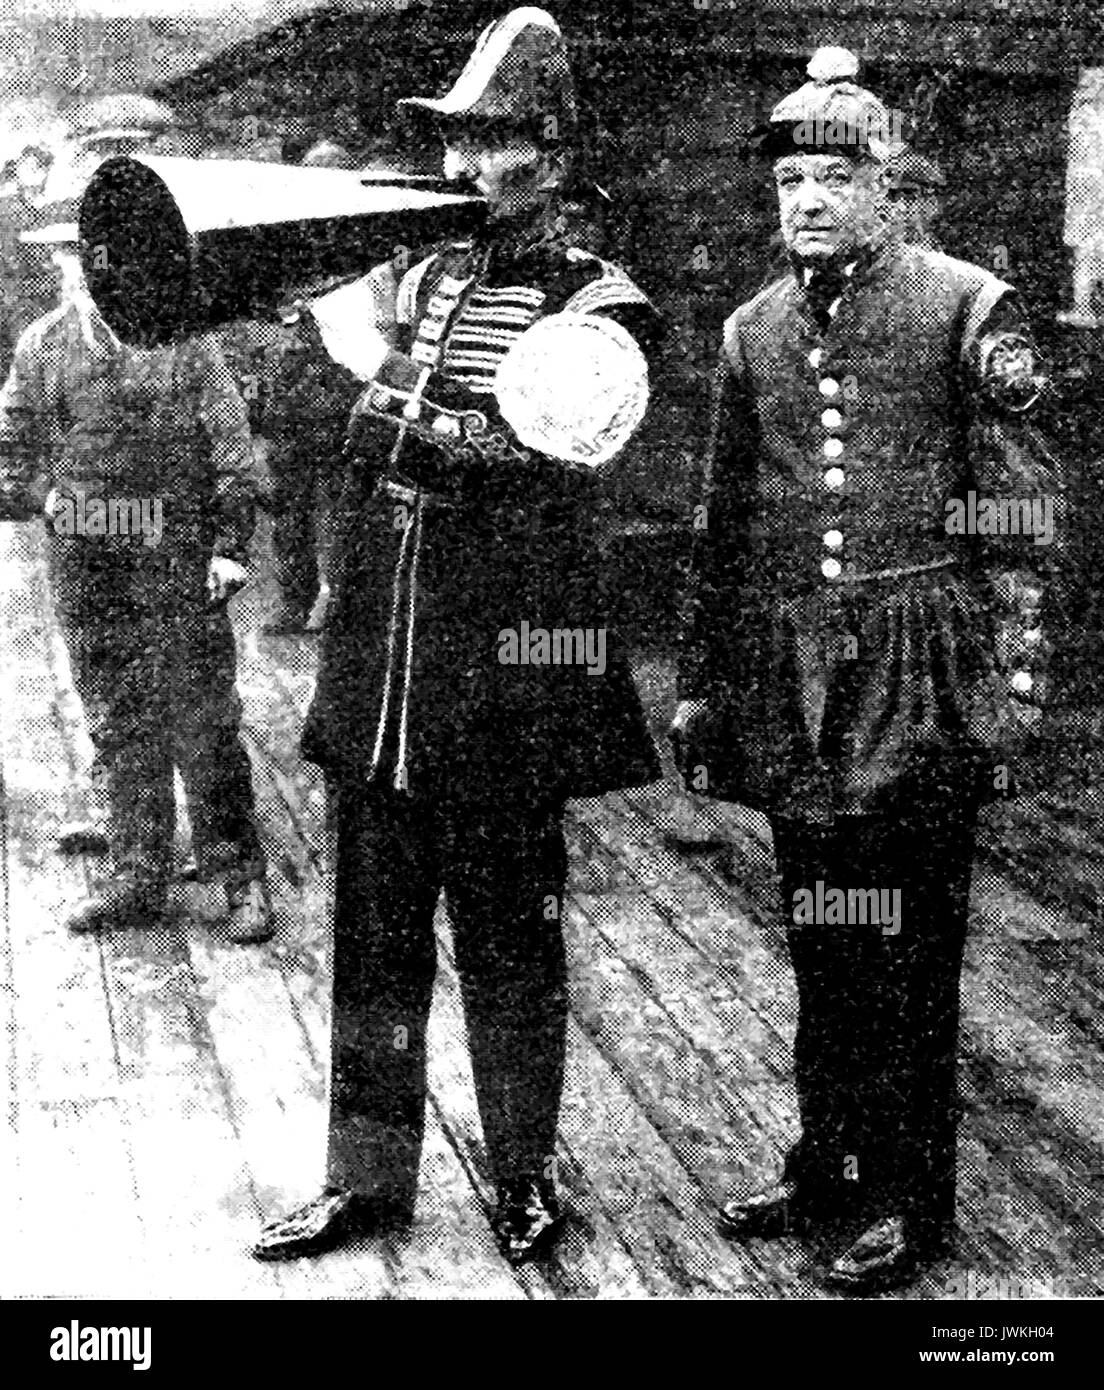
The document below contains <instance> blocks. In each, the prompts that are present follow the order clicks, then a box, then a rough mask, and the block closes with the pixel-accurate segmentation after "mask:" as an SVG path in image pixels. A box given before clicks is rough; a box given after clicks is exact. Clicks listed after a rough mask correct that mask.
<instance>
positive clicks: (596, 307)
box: [563, 246, 651, 314]
mask: <svg viewBox="0 0 1104 1390" xmlns="http://www.w3.org/2000/svg"><path fill="white" fill-rule="evenodd" d="M567 259H568V261H569V262H570V263H571V264H572V265H573V266H575V267H578V268H580V269H581V268H583V267H586V268H588V269H593V271H595V272H596V273H595V274H594V275H593V277H592V278H591V279H589V280H588V281H587V282H586V284H584V285H583V286H582V287H581V288H580V289H578V290H576V291H575V293H574V294H572V295H571V297H570V298H569V299H568V300H567V301H566V303H565V304H564V305H563V309H564V310H565V311H566V312H568V313H573V314H593V313H601V311H602V310H603V309H614V308H619V307H623V306H624V305H627V304H647V305H648V306H649V307H650V306H651V300H650V299H649V298H648V296H647V295H646V294H645V293H644V291H643V290H642V289H640V288H639V286H637V285H635V284H634V283H633V282H632V280H630V279H629V277H628V276H627V275H626V274H625V272H624V271H623V270H622V269H621V267H620V266H617V265H614V264H613V262H612V261H604V260H603V259H602V258H601V256H596V255H594V253H593V252H591V251H583V250H581V249H580V248H579V247H577V246H571V247H569V248H568V250H567Z"/></svg>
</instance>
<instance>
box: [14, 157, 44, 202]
mask: <svg viewBox="0 0 1104 1390" xmlns="http://www.w3.org/2000/svg"><path fill="white" fill-rule="evenodd" d="M49 172H50V169H49V165H48V164H46V163H45V162H44V160H43V159H42V157H41V156H40V155H38V154H35V153H34V152H33V151H31V150H27V151H25V152H24V153H23V154H21V155H20V156H19V160H18V162H17V163H16V166H15V179H16V182H17V183H18V185H19V187H20V188H22V189H23V190H24V191H26V192H29V193H37V192H38V191H39V189H41V188H42V187H43V186H44V184H45V183H46V176H47V174H48V173H49Z"/></svg>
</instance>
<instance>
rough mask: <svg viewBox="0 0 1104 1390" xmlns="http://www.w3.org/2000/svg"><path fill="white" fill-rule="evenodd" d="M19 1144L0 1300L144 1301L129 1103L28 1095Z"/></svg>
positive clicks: (144, 1253) (144, 1262)
mask: <svg viewBox="0 0 1104 1390" xmlns="http://www.w3.org/2000/svg"><path fill="white" fill-rule="evenodd" d="M19 1142H20V1153H19V1163H18V1169H17V1185H16V1187H15V1189H14V1191H15V1193H16V1201H15V1204H14V1211H13V1210H12V1208H11V1207H10V1206H9V1207H8V1217H7V1220H6V1222H5V1227H6V1229H5V1232H4V1256H5V1258H4V1262H3V1266H2V1268H3V1273H2V1274H0V1281H2V1282H0V1296H3V1297H8V1298H11V1297H20V1298H65V1297H72V1298H112V1299H123V1298H125V1299H130V1298H143V1297H147V1296H148V1295H149V1284H148V1278H147V1268H148V1255H149V1249H148V1247H147V1245H146V1242H145V1233H144V1231H143V1228H142V1224H141V1222H140V1219H139V1215H138V1211H137V1207H136V1203H135V1187H134V1174H133V1171H132V1168H131V1162H130V1134H129V1124H128V1119H127V1117H126V1112H125V1107H124V1106H123V1104H122V1103H121V1102H120V1101H119V1100H117V1099H115V1098H114V1097H100V1098H98V1099H95V1100H88V1099H80V1100H54V1101H51V1102H49V1103H41V1102H38V1101H35V1100H28V1099H24V1100H23V1102H22V1104H21V1106H20V1116H19ZM13 1218H14V1219H13Z"/></svg>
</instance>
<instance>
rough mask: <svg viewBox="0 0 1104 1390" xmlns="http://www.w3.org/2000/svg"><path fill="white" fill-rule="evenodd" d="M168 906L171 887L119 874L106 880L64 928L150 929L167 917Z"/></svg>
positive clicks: (96, 929)
mask: <svg viewBox="0 0 1104 1390" xmlns="http://www.w3.org/2000/svg"><path fill="white" fill-rule="evenodd" d="M167 904H168V887H167V885H166V884H165V883H163V882H162V881H160V880H157V879H154V880H150V881H145V880H142V879H134V878H132V877H130V876H129V875H118V876H116V877H114V878H108V879H105V880H104V881H103V882H102V883H101V884H100V886H99V888H98V889H97V890H96V892H95V893H94V894H93V895H92V896H91V897H90V898H87V899H85V901H84V902H83V903H81V905H80V906H79V907H78V908H77V910H76V911H75V912H74V913H73V914H72V915H71V916H70V917H69V919H68V920H67V921H66V923H65V925H66V926H67V927H68V928H69V930H70V931H72V932H88V931H101V930H108V931H110V930H112V929H123V928H127V927H150V926H153V925H154V923H156V922H157V921H158V919H159V918H161V917H162V916H163V915H164V912H165V908H166V906H167Z"/></svg>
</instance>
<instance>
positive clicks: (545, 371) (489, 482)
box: [255, 8, 659, 1260]
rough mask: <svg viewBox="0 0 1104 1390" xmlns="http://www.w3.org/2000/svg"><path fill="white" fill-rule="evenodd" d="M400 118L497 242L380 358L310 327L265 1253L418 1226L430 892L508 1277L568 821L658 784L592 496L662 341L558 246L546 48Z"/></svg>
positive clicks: (560, 991) (542, 41)
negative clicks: (281, 1069) (315, 1056)
mask: <svg viewBox="0 0 1104 1390" xmlns="http://www.w3.org/2000/svg"><path fill="white" fill-rule="evenodd" d="M415 104H417V105H419V106H421V107H422V108H424V109H428V110H429V111H430V112H431V113H432V114H433V115H434V116H435V117H436V119H437V120H438V121H439V122H440V125H441V129H442V135H443V139H444V143H445V150H446V154H445V167H446V170H447V171H448V172H449V173H450V174H451V175H452V176H454V177H456V176H460V175H465V176H467V177H468V179H469V180H470V181H472V182H474V184H475V186H476V187H477V188H478V190H479V191H480V192H482V193H483V195H484V196H485V197H486V199H487V202H488V206H489V214H490V216H489V223H488V228H487V233H486V235H485V236H481V237H479V238H477V239H475V240H473V241H469V242H462V243H453V244H450V245H447V246H446V247H444V248H443V249H442V250H441V251H439V252H438V253H436V254H434V255H431V256H429V257H428V258H426V259H424V260H422V261H421V262H420V263H419V264H417V265H415V266H414V267H413V268H412V269H411V270H410V271H409V272H408V273H407V274H406V275H405V276H404V277H403V280H402V283H401V285H400V286H399V293H398V298H397V303H396V308H395V319H394V324H393V330H392V333H391V344H392V346H390V347H388V344H387V342H386V341H385V340H383V339H382V338H380V339H375V338H373V337H372V335H370V334H367V333H365V331H364V330H363V324H364V323H365V322H371V318H370V316H369V315H370V313H371V310H370V309H369V308H367V307H365V306H366V304H370V302H371V301H372V299H373V297H374V296H373V294H372V293H371V292H370V286H369V287H368V289H367V290H366V289H365V286H364V285H363V284H362V285H358V286H353V287H350V288H347V289H344V290H339V291H337V292H335V294H334V295H332V296H330V297H329V299H330V302H328V303H327V302H326V301H323V302H321V303H320V304H316V306H315V316H316V319H317V321H318V323H319V325H320V328H321V331H322V333H323V337H324V338H325V339H326V340H327V342H328V345H329V346H330V348H331V351H332V352H333V353H334V354H335V356H336V357H337V358H338V360H342V361H343V362H344V364H345V365H347V366H349V367H350V369H352V370H354V371H356V373H357V375H358V376H360V377H361V379H363V380H369V381H370V382H371V385H370V386H369V388H368V390H367V391H366V392H365V394H364V396H363V397H362V399H361V401H360V402H359V403H358V406H357V409H356V412H355V414H354V420H353V425H352V431H353V449H354V458H353V462H352V467H351V470H350V474H349V477H348V481H347V488H346V492H345V495H344V497H343V502H342V533H341V539H340V541H339V549H338V558H337V575H336V587H335V591H334V598H333V603H332V610H331V611H332V617H331V618H329V619H328V620H327V625H326V634H325V638H324V644H323V655H322V663H321V670H320V674H319V682H318V691H317V695H316V699H315V704H314V707H313V710H312V712H311V716H310V718H309V721H308V729H307V731H306V736H305V740H304V747H305V751H306V753H307V755H308V756H309V757H310V758H312V759H313V760H315V761H317V762H320V763H321V764H322V765H323V766H324V767H325V769H326V771H327V774H328V781H329V789H330V795H331V797H332V798H333V802H334V809H335V813H336V814H335V819H336V827H337V887H336V910H335V926H334V936H335V944H334V1002H333V1066H332V1095H331V1116H330V1148H329V1186H328V1187H327V1189H326V1190H325V1192H324V1193H323V1194H322V1196H321V1197H319V1198H318V1199H316V1200H315V1201H313V1202H311V1203H308V1204H307V1206H305V1207H304V1208H302V1209H300V1210H299V1211H297V1212H295V1213H293V1214H292V1215H291V1216H290V1217H289V1218H287V1219H286V1220H284V1221H279V1222H276V1223H275V1224H274V1225H272V1226H270V1227H269V1228H268V1229H267V1230H266V1231H265V1233H264V1235H263V1237H262V1239H261V1242H260V1244H259V1245H258V1246H257V1247H256V1251H255V1253H256V1254H257V1255H258V1256H259V1257H260V1258H268V1259H280V1258H287V1257H289V1256H294V1255H301V1254H307V1253H314V1252H317V1251H319V1250H323V1249H326V1248H328V1247H330V1246H333V1245H335V1244H337V1243H339V1242H341V1241H345V1240H349V1239H356V1238H357V1237H361V1236H363V1235H364V1234H366V1233H368V1232H370V1231H372V1230H378V1229H380V1227H381V1225H383V1224H385V1223H393V1222H399V1223H402V1222H405V1221H407V1220H409V1217H410V1213H411V1209H412V1206H413V1202H414V1194H415V1187H416V1180H417V1169H418V1161H419V1152H420V1146H421V1139H422V1128H423V1121H424V1110H425V1063H426V1058H425V1030H426V1019H427V1015H428V1012H429V1007H430V999H431V996H432V992H433V979H434V973H435V970H436V958H437V957H436V944H435V941H434V933H433V916H434V908H435V905H436V903H437V898H438V893H439V891H440V890H441V889H442V888H444V891H445V894H446V898H447V901H448V908H449V915H450V919H451V923H452V932H453V940H454V943H455V948H456V963H457V969H458V972H459V975H460V983H461V989H462V991H463V997H464V1007H465V1013H466V1017H467V1028H468V1037H469V1043H470V1047H471V1056H472V1066H473V1071H474V1076H475V1085H476V1091H477V1096H478V1101H479V1109H480V1115H481V1117H482V1123H483V1133H484V1137H485V1140H486V1145H487V1151H488V1158H489V1160H490V1164H491V1168H492V1171H493V1174H494V1177H495V1180H496V1183H497V1186H498V1197H499V1200H498V1207H497V1211H496V1213H495V1217H494V1221H493V1225H494V1230H495V1233H496V1236H497V1238H498V1240H499V1242H500V1244H501V1246H502V1248H503V1250H504V1251H505V1253H506V1255H507V1256H508V1258H510V1259H511V1260H522V1259H525V1258H526V1257H529V1256H531V1255H533V1254H535V1253H536V1252H537V1251H539V1250H540V1249H541V1248H542V1247H544V1246H546V1245H547V1244H548V1242H549V1240H550V1239H551V1237H552V1236H553V1233H554V1232H555V1230H556V1228H557V1225H558V1209H557V1201H556V1193H555V1187H554V1183H553V1172H554V1162H555V1160H554V1152H555V1135H556V1126H557V1119H558V1110H559V1102H560V1093H561V1089H562V1084H563V1070H564V1041H565V1026H566V1017H567V985H566V979H565V959H564V946H563V940H562V934H561V927H560V921H559V918H560V913H561V911H562V903H563V893H564V879H565V872H566V863H565V853H564V842H563V834H562V816H563V806H564V801H565V799H566V798H567V797H569V796H589V795H597V794H599V793H601V792H604V791H606V790H609V789H611V788H614V787H621V786H632V785H639V784H642V783H646V782H649V781H651V780H654V779H655V778H656V777H657V776H658V773H659V768H658V762H657V758H656V754H655V750H654V747H653V745H652V743H651V740H650V738H649V735H648V733H647V729H646V724H645V720H644V716H643V712H642V710H641V707H640V703H639V700H638V697H637V694H636V691H635V689H634V686H633V682H632V677H631V675H630V672H629V667H628V663H627V660H626V657H625V654H624V653H623V651H622V650H621V648H620V646H619V644H618V642H617V639H616V636H615V634H614V633H613V632H612V631H611V630H610V628H609V624H608V622H607V620H606V616H605V611H606V610H605V604H604V600H603V596H602V574H601V571H600V567H599V564H598V560H597V554H596V551H597V546H598V542H599V541H600V538H601V532H602V524H603V520H602V508H601V504H600V496H599V490H598V486H597V481H598V480H597V477H596V472H597V471H598V470H601V469H602V468H603V467H607V466H609V465H610V464H612V463H613V462H614V460H615V459H616V458H617V456H618V455H619V453H620V451H621V449H622V448H623V446H624V444H625V443H626V442H627V440H628V439H629V437H630V436H631V435H632V434H633V433H634V431H635V429H636V428H637V427H638V426H639V424H640V422H641V419H642V417H643V414H644V410H645V408H646V404H647V396H648V369H647V360H646V355H645V354H646V350H647V349H648V346H649V344H650V343H651V342H652V341H653V339H654V337H655V336H656V334H657V328H658V325H657V319H656V315H655V313H654V311H653V309H652V308H651V306H650V304H649V303H648V301H647V299H646V297H645V296H644V294H642V293H641V291H640V290H639V289H638V288H637V287H636V286H635V285H634V284H633V283H632V281H631V280H629V278H628V277H627V276H626V275H625V274H624V273H623V272H621V271H620V270H618V269H617V268H616V267H615V266H612V265H610V264H608V263H607V262H604V261H601V260H599V259H597V258H596V257H595V256H593V255H591V254H590V253H588V252H583V251H579V250H577V249H573V248H572V247H571V246H570V245H568V244H567V243H566V242H565V240H564V239H563V236H562V225H563V222H562V216H561V212H560V209H559V207H558V199H557V189H558V187H559V185H560V183H561V181H562V178H563V176H564V173H565V155H564V151H563V145H562V141H563V140H564V138H565V137H566V136H567V135H568V134H569V133H570V130H571V127H572V123H573V117H574V96H573V89H572V83H571V77H570V72H569V69H568V67H567V62H566V53H565V47H564V43H563V39H562V37H561V35H560V32H559V29H558V28H557V26H556V24H555V22H554V21H553V20H552V19H551V17H550V16H549V15H548V14H546V13H545V12H544V11H543V10H537V9H531V8H527V9H522V10H516V11H514V12H512V13H511V14H510V15H508V16H507V17H506V18H504V19H502V20H500V21H498V22H497V23H495V24H492V25H490V26H489V27H488V28H487V29H486V30H485V31H484V33H483V35H482V36H481V38H480V40H479V43H478V45H477V47H476V50H475V52H474V53H473V55H472V58H471V60H470V61H469V63H468V65H467V67H466V68H465V69H464V71H463V72H462V74H461V75H460V77H459V79H458V80H457V82H456V84H455V86H454V87H453V88H452V90H451V91H450V92H449V93H448V95H447V96H445V97H444V98H442V99H440V100H429V99H418V100H417V102H416V103H415ZM343 316H347V318H348V319H349V321H350V322H351V325H352V327H351V330H350V331H349V332H348V333H345V332H344V331H343V327H342V320H343ZM358 354H359V359H360V360H359V361H358ZM587 643H589V646H587V650H586V655H585V656H584V654H583V650H582V648H583V646H586V644H587ZM568 646H570V647H571V650H570V651H568V649H567V648H568Z"/></svg>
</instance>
